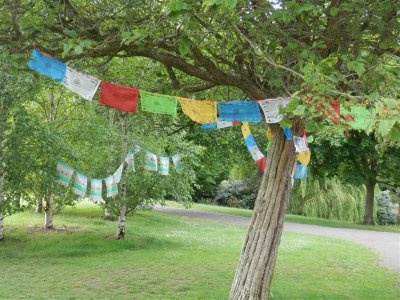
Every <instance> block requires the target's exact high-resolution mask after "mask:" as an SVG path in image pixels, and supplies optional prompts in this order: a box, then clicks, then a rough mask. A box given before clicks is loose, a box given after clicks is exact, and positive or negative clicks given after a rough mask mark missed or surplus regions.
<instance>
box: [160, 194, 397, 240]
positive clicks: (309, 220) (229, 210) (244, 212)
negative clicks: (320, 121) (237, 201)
mask: <svg viewBox="0 0 400 300" xmlns="http://www.w3.org/2000/svg"><path fill="white" fill-rule="evenodd" d="M166 205H167V206H170V207H175V208H184V205H183V204H180V203H177V202H174V201H166ZM191 209H194V210H200V211H206V212H212V213H220V214H228V215H234V216H240V217H248V218H250V217H251V215H252V213H253V211H252V210H250V209H243V208H234V207H225V206H218V205H209V204H202V203H193V204H192V206H191ZM285 221H286V222H290V223H299V224H310V225H319V226H325V227H335V228H351V229H361V230H373V231H385V232H400V225H390V226H380V225H373V226H369V225H362V224H355V223H351V222H346V221H340V220H330V219H321V218H313V217H304V216H297V215H290V214H287V215H286V216H285Z"/></svg>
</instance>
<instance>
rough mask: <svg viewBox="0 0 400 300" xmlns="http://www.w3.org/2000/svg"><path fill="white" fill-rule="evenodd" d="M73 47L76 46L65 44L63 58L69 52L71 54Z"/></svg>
mask: <svg viewBox="0 0 400 300" xmlns="http://www.w3.org/2000/svg"><path fill="white" fill-rule="evenodd" d="M73 47H74V45H73V44H72V43H67V44H64V51H63V56H64V55H66V54H68V52H70V51H71V50H72V48H73Z"/></svg>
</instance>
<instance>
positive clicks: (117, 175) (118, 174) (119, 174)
mask: <svg viewBox="0 0 400 300" xmlns="http://www.w3.org/2000/svg"><path fill="white" fill-rule="evenodd" d="M123 170H124V164H123V163H122V164H121V165H120V166H119V167H118V169H117V171H115V173H114V174H113V176H114V178H115V181H116V182H117V183H119V182H120V181H121V177H122V171H123Z"/></svg>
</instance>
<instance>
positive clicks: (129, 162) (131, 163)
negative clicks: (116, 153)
mask: <svg viewBox="0 0 400 300" xmlns="http://www.w3.org/2000/svg"><path fill="white" fill-rule="evenodd" d="M125 162H126V164H127V165H128V167H129V168H130V169H131V170H134V171H135V160H134V155H133V153H132V152H131V151H129V152H128V154H127V155H126V157H125Z"/></svg>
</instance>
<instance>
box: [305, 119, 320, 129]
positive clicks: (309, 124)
mask: <svg viewBox="0 0 400 300" xmlns="http://www.w3.org/2000/svg"><path fill="white" fill-rule="evenodd" d="M305 129H306V131H307V132H314V131H316V130H317V126H316V124H315V122H314V121H308V122H307V123H306V126H305Z"/></svg>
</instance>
